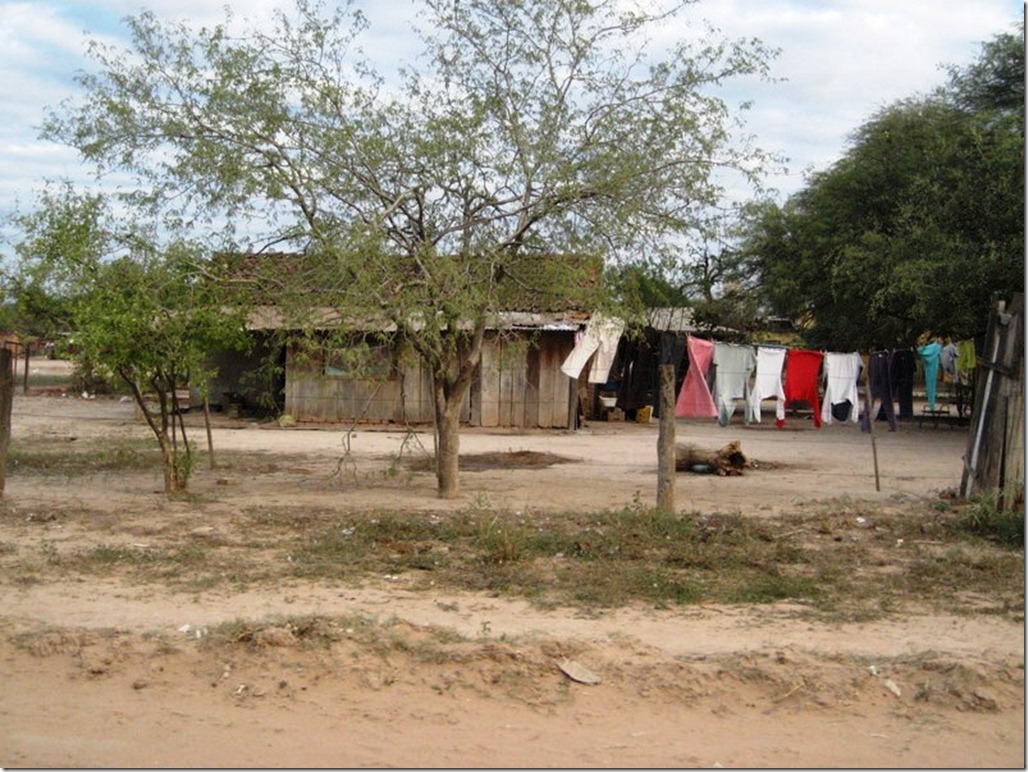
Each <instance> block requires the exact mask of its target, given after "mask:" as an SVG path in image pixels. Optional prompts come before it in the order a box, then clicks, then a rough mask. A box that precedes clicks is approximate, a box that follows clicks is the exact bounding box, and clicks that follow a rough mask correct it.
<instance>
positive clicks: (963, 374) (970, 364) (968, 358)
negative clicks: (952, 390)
mask: <svg viewBox="0 0 1028 772" xmlns="http://www.w3.org/2000/svg"><path fill="white" fill-rule="evenodd" d="M977 366H978V360H977V355H976V354H975V350H974V341H973V340H970V339H969V340H962V341H960V342H958V343H957V379H958V380H959V381H960V382H961V383H962V384H964V385H965V386H968V385H970V383H971V376H972V375H973V374H974V369H975V367H977Z"/></svg>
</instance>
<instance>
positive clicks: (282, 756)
mask: <svg viewBox="0 0 1028 772" xmlns="http://www.w3.org/2000/svg"><path fill="white" fill-rule="evenodd" d="M735 420H736V422H737V423H733V424H732V425H731V426H729V427H726V428H720V427H718V426H716V425H714V424H707V423H705V422H703V423H700V422H688V421H680V422H679V423H678V425H677V432H678V439H679V441H681V442H696V443H697V444H699V445H702V446H704V447H720V446H721V445H723V444H726V443H727V442H728V441H730V440H735V439H738V440H740V441H741V442H742V447H743V450H744V452H745V453H746V454H747V456H748V457H749V458H750V459H751V460H753V461H755V462H756V464H757V470H756V471H755V472H754V473H751V474H746V475H743V476H741V477H730V478H729V477H716V476H710V475H679V476H678V478H677V479H678V481H677V488H676V498H677V504H678V508H679V509H680V510H682V511H687V512H690V511H697V512H714V511H718V512H739V513H742V514H744V515H752V516H757V517H759V516H767V515H773V514H775V513H777V512H782V511H796V509H797V508H802V507H814V506H820V505H821V504H819V503H818V502H823V501H825V500H828V499H832V498H838V497H848V498H851V499H859V500H866V501H870V502H878V503H880V504H881V505H882V506H885V505H888V504H889V503H893V502H896V501H902V500H906V499H912V498H921V497H929V498H930V497H937V496H938V495H939V493H940V492H941V491H943V490H945V489H948V488H954V487H956V486H957V484H958V483H959V480H960V473H961V468H962V455H963V453H964V450H965V447H966V443H967V437H966V430H963V429H949V428H945V427H942V428H939V429H932V428H930V427H927V426H926V427H924V428H918V427H917V426H916V425H902V426H901V428H900V430H899V431H897V432H894V433H893V432H887V431H882V430H880V429H879V430H878V431H877V433H876V435H875V451H876V452H877V461H878V470H879V481H878V487H879V488H880V490H876V480H875V464H874V454H873V450H872V443H871V439H870V437H869V436H868V435H866V434H862V433H861V432H860V431H859V429H858V428H857V427H856V426H855V425H838V424H836V425H831V426H826V427H824V428H822V429H821V430H815V429H813V428H812V427H811V425H810V423H809V420H808V421H804V420H802V419H799V418H790V419H789V421H788V423H787V426H786V427H785V428H784V429H781V430H778V429H776V428H775V427H774V424H773V420H769V418H768V417H767V415H765V419H764V421H765V422H764V423H762V424H761V425H759V426H744V425H743V424H742V422H741V416H740V415H738V414H737V415H736V419H735ZM881 426H883V425H881V424H879V425H878V427H881ZM878 427H876V429H878ZM13 434H14V436H15V437H16V438H17V437H18V436H28V435H31V436H34V437H37V438H38V437H46V438H52V439H53V441H54V442H66V441H75V440H73V439H72V438H77V439H81V438H89V437H112V438H113V437H118V436H132V437H138V436H145V435H144V434H143V429H142V428H141V426H140V425H139V423H138V422H136V421H135V420H134V418H133V408H132V406H131V405H129V404H125V403H119V402H117V401H110V400H102V399H101V400H82V399H79V398H76V397H71V398H65V399H61V398H57V397H22V396H20V395H19V396H18V397H17V398H16V400H15V406H14V420H13ZM656 436H657V427H656V424H651V425H638V424H602V423H593V424H590V425H589V427H587V428H586V429H583V430H581V431H578V432H574V433H551V432H517V433H514V432H494V431H480V430H479V431H470V430H469V431H466V432H465V433H464V434H463V436H462V445H461V451H462V453H469V454H470V453H480V452H486V451H508V450H537V451H544V452H548V453H556V454H559V455H561V456H566V457H569V458H573V459H575V460H576V463H569V464H558V465H555V466H552V467H548V468H545V469H535V470H527V469H526V470H520V469H519V470H492V471H481V472H470V471H468V472H464V473H463V474H462V480H461V482H462V490H463V495H462V498H461V499H460V500H458V501H441V500H438V499H437V498H435V496H434V487H433V480H432V478H431V477H430V476H429V475H416V476H410V477H405V478H402V479H394V478H390V477H388V476H387V475H385V474H384V473H383V470H386V469H388V468H389V467H390V465H391V463H392V462H393V461H394V460H395V458H396V456H397V454H407V453H410V454H415V455H416V454H418V453H421V452H423V449H424V447H425V446H426V445H427V446H428V447H429V448H430V447H431V442H432V440H431V434H426V433H417V434H408V433H405V432H403V431H401V430H397V429H396V428H395V427H384V428H376V429H360V430H358V431H356V432H354V433H352V434H348V433H347V432H345V430H343V429H341V428H340V427H297V428H280V427H278V426H275V425H271V424H254V423H250V422H247V421H245V420H241V421H240V420H237V421H231V420H228V419H223V418H219V420H218V421H217V426H216V428H215V430H214V445H215V448H216V450H217V451H221V452H226V453H227V452H229V451H232V450H240V451H248V452H263V453H267V454H269V456H274V458H276V459H282V458H289V459H290V463H288V464H286V465H285V466H283V465H281V463H280V464H279V466H278V469H277V472H276V473H275V474H266V475H263V474H256V473H251V474H234V473H232V472H228V473H213V472H211V473H206V472H204V471H202V470H199V471H198V472H197V475H196V478H195V479H194V481H193V483H192V486H191V487H192V490H193V493H194V496H193V497H191V498H190V499H187V500H176V501H168V500H166V499H165V497H164V496H163V495H161V494H160V493H159V490H160V479H159V476H158V475H157V474H153V475H150V476H143V477H139V476H135V477H122V476H118V475H98V476H95V477H93V478H91V479H89V480H85V481H81V480H73V479H63V478H62V479H60V480H57V481H54V480H49V481H48V482H46V483H44V482H42V481H41V479H42V478H38V477H19V476H17V475H9V476H8V480H7V490H6V495H5V506H7V507H8V509H7V510H6V514H5V516H4V517H3V518H0V545H12V544H13V545H15V546H14V549H19V548H23V545H28V544H29V543H30V542H31V541H32V539H39V538H46V539H50V540H51V541H53V542H54V543H58V544H60V543H61V542H62V540H67V541H68V543H88V541H89V539H90V538H91V536H90V534H89V533H88V530H87V529H80V530H77V531H74V532H73V529H71V528H66V529H62V528H61V525H60V524H59V523H53V524H49V525H48V526H47V527H48V528H49V530H47V531H46V532H45V536H44V537H40V536H39V533H40V531H39V529H38V527H37V528H36V530H31V529H29V528H28V527H27V526H26V525H25V523H24V522H23V521H25V520H26V519H31V518H33V517H35V518H40V517H45V513H46V511H47V509H48V507H51V506H52V507H57V506H66V505H67V504H68V503H69V502H75V503H78V504H81V505H83V506H88V507H91V508H99V509H104V510H106V511H108V512H110V513H111V516H112V517H117V518H123V519H124V522H125V527H126V533H129V534H136V536H135V537H134V538H136V539H138V540H140V541H146V540H147V539H148V538H156V535H157V534H158V533H159V532H160V529H161V528H162V527H167V528H175V529H182V528H188V529H200V528H204V529H214V530H215V531H217V529H218V528H219V527H220V525H219V522H220V521H219V519H218V518H219V515H220V514H224V513H225V512H227V511H229V510H230V509H232V508H239V507H242V506H247V505H250V504H254V503H261V502H263V503H267V504H272V503H278V504H292V505H310V506H312V507H313V506H318V507H330V508H333V507H334V508H339V509H350V508H353V509H360V510H363V509H367V508H371V507H394V508H404V509H409V510H411V511H423V512H426V513H431V512H438V511H443V510H447V509H459V508H462V507H468V506H483V505H486V504H488V505H489V506H493V507H497V508H503V509H506V510H512V511H520V512H523V513H526V515H528V516H530V515H531V513H532V512H549V511H552V512H560V511H567V510H569V509H575V510H591V509H596V510H598V509H603V508H610V507H618V506H622V505H628V504H632V503H633V502H641V503H642V504H650V503H652V502H653V500H654V495H655V489H656V474H655V446H656ZM325 470H328V474H329V475H331V472H332V470H336V471H337V474H335V475H334V477H332V484H330V485H328V484H324V483H323V482H321V483H319V482H318V481H319V480H320V481H324V479H325V477H326V474H325ZM26 513H28V514H26ZM16 520H17V522H16ZM50 526H52V527H50ZM24 548H27V546H26V547H24ZM0 597H2V599H3V606H2V608H3V611H2V612H0V613H2V617H0V623H2V627H0V638H2V640H0V684H2V686H0V766H3V767H19V766H22V767H23V766H46V767H52V766H56V767H111V766H117V767H124V766H128V767H169V766H171V767H196V766H208V767H218V766H232V767H250V766H255V767H364V766H377V767H383V766H384V767H440V766H443V767H469V766H470V767H548V766H556V767H668V766H670V767H716V766H724V767H783V766H784V767H810V766H814V767H950V766H955V767H1023V766H1024V677H1023V676H1024V623H1023V616H1020V617H1011V616H1009V615H1007V616H1004V615H977V616H958V615H948V614H945V613H939V612H931V613H930V612H924V613H907V612H905V613H902V614H894V615H891V616H889V617H886V618H879V619H876V620H874V621H864V622H860V621H855V622H850V623H832V624H828V623H817V622H812V621H810V619H809V618H808V617H805V616H804V615H802V614H799V613H797V610H796V609H795V608H791V607H790V606H789V605H788V604H780V605H777V606H760V607H746V606H731V607H714V606H710V605H703V606H699V607H696V606H684V607H676V608H670V609H654V608H647V607H641V606H633V607H629V608H624V609H619V610H616V611H608V612H595V613H589V614H584V613H581V612H580V611H577V610H574V609H539V608H536V607H533V606H532V605H530V604H528V603H526V602H522V601H517V600H510V599H504V598H500V597H491V596H487V595H472V594H453V593H443V592H440V593H436V594H431V593H429V594H426V593H425V592H423V591H418V592H414V591H411V590H410V589H407V588H406V587H405V581H404V577H402V576H399V577H383V578H382V579H381V581H378V582H368V583H365V584H363V585H361V586H342V585H338V586H326V585H325V584H320V585H305V584H304V583H301V582H295V581H294V582H290V583H289V585H288V586H282V587H276V588H270V589H264V590H260V591H258V590H254V589H249V590H245V591H233V590H231V589H230V587H228V586H226V587H220V588H218V589H216V590H212V591H206V592H198V593H193V594H182V593H173V592H171V591H165V590H164V589H163V588H161V587H159V586H154V585H147V586H132V585H131V584H128V583H126V582H125V581H124V580H120V579H117V578H114V577H103V576H98V577H96V578H95V579H90V580H88V581H83V580H82V578H81V577H78V576H76V577H69V578H68V579H67V580H62V579H60V578H57V579H55V580H53V581H46V582H37V583H20V582H19V581H18V578H17V577H12V576H6V577H3V579H2V580H0ZM300 614H317V615H324V616H325V617H326V618H335V619H343V618H349V619H352V618H355V615H364V616H365V617H366V618H368V619H374V620H375V622H376V624H383V625H387V626H388V628H387V629H389V630H392V631H394V632H396V633H397V634H398V635H399V634H400V633H402V636H401V637H403V638H404V640H407V641H408V642H409V641H410V640H415V641H416V640H419V639H420V638H426V640H427V639H428V638H432V640H436V639H437V638H438V635H439V633H438V631H439V630H447V631H451V632H452V633H454V634H456V635H455V636H454V641H455V642H454V643H452V646H451V647H450V648H448V649H447V650H446V653H445V656H443V654H442V653H440V652H439V651H437V650H436V648H433V647H431V646H430V647H429V650H430V651H432V652H434V655H433V656H426V655H425V654H424V652H423V651H422V652H421V654H420V655H419V649H418V647H417V646H415V647H413V648H412V647H411V646H410V645H404V646H395V647H393V648H392V649H388V650H383V649H382V648H381V647H378V648H373V649H370V650H369V648H368V645H367V641H366V640H364V639H362V638H361V636H360V631H353V630H350V629H346V630H341V631H340V635H341V637H342V641H343V643H342V644H340V645H336V646H333V647H330V648H321V649H316V648H315V649H311V648H306V647H303V646H299V645H296V641H295V640H294V639H293V638H292V637H291V636H292V633H290V631H289V630H288V629H285V630H280V631H279V632H280V633H281V635H280V636H279V638H278V639H275V638H274V637H269V639H268V641H266V643H267V644H268V645H265V646H263V647H261V648H260V649H257V650H254V649H247V648H235V649H231V650H225V649H219V650H214V649H211V648H209V647H206V646H205V639H204V638H203V631H204V630H205V629H207V628H210V627H212V626H214V625H217V624H219V623H222V622H225V621H230V620H271V619H276V618H280V617H284V616H286V615H300ZM187 625H188V627H186V626H187ZM198 630H199V631H200V637H197V634H196V633H197V631H198ZM431 631H434V632H431ZM433 636H435V637H434V638H433ZM457 636H460V637H459V638H457ZM282 638H284V639H285V640H284V641H283V640H282ZM425 645H426V646H428V644H425ZM433 646H434V644H433ZM444 648H445V647H444ZM565 658H568V659H570V660H572V661H574V662H576V663H578V664H580V665H583V666H585V667H587V668H588V669H589V670H590V671H592V672H593V673H595V674H597V675H598V676H599V677H600V678H601V683H599V684H592V685H590V684H585V683H580V682H577V681H574V680H572V679H570V678H568V677H567V676H566V675H564V674H563V673H562V672H561V671H560V670H559V669H558V668H557V667H556V665H555V663H556V662H558V661H560V660H562V659H565Z"/></svg>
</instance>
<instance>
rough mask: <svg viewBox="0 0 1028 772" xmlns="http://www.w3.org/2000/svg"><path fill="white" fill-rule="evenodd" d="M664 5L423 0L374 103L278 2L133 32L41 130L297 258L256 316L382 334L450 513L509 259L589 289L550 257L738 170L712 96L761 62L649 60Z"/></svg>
mask: <svg viewBox="0 0 1028 772" xmlns="http://www.w3.org/2000/svg"><path fill="white" fill-rule="evenodd" d="M629 5H630V4H629ZM685 5H688V3H682V4H678V5H676V6H675V7H673V8H672V9H671V10H668V11H658V12H655V13H651V12H647V11H644V10H641V9H632V8H630V7H629V6H627V5H626V4H624V3H622V2H620V0H598V1H597V2H590V1H580V0H505V2H499V3H498V2H494V0H462V1H461V2H459V3H455V2H453V0H425V2H424V3H423V6H424V13H423V14H421V16H420V18H421V19H423V20H424V22H425V24H426V26H427V27H428V30H429V31H428V33H427V34H426V35H425V36H424V42H425V53H426V55H425V56H424V57H423V58H422V59H421V60H420V61H419V64H418V67H419V69H418V70H416V71H415V70H413V69H410V70H406V71H404V72H401V73H400V75H399V78H398V79H397V80H394V81H390V82H389V83H388V84H387V83H386V82H385V81H384V80H383V79H382V78H380V77H379V76H377V75H376V74H375V72H374V70H373V68H372V66H371V64H370V63H369V62H368V61H366V60H365V59H363V58H362V57H361V54H360V51H359V49H358V48H357V46H356V38H357V36H358V34H359V33H360V32H361V31H362V30H363V29H364V27H365V26H366V23H365V20H364V19H363V18H362V17H361V16H360V14H359V13H356V14H353V15H352V16H351V17H347V16H346V15H345V13H343V12H337V13H335V14H325V13H324V12H323V10H322V8H321V7H319V6H318V5H317V4H316V3H309V2H307V1H306V0H297V4H296V8H295V12H293V13H292V14H286V13H284V12H283V13H280V14H279V15H278V16H277V23H276V24H275V27H274V29H271V30H252V31H250V32H248V33H246V34H243V35H231V34H229V33H228V31H227V29H226V27H222V26H219V27H216V28H214V29H203V30H199V31H195V30H192V29H189V28H187V27H185V26H172V25H164V24H162V23H161V22H159V21H158V20H157V19H156V18H155V17H154V16H153V15H152V14H148V13H143V14H141V15H140V16H138V17H135V18H132V19H130V20H129V25H130V27H131V31H132V34H133V38H134V40H133V46H132V48H131V50H129V51H121V50H109V49H105V48H104V47H102V46H100V45H97V46H96V47H94V49H93V53H94V56H95V58H96V60H97V61H98V63H99V65H100V72H99V73H98V74H93V75H86V76H83V78H82V81H81V82H82V85H83V86H84V89H85V93H86V100H85V104H84V105H83V106H81V107H79V108H77V109H71V108H68V109H67V110H66V111H65V112H64V114H63V115H52V116H51V117H50V119H49V120H48V122H47V126H46V134H47V136H50V137H52V138H54V139H58V140H61V141H64V142H68V143H70V144H72V145H74V146H76V147H78V148H79V149H80V150H81V152H82V153H83V155H84V156H85V157H86V159H88V160H90V161H93V162H95V163H97V164H98V166H99V167H100V168H101V169H108V168H111V169H117V170H122V171H131V172H134V173H136V174H137V175H138V176H139V179H140V190H141V193H143V194H144V196H145V198H146V199H147V200H150V201H155V200H160V199H161V198H162V196H166V197H167V199H166V200H169V201H174V202H175V203H176V205H178V204H182V203H183V202H185V203H187V204H190V205H195V206H196V207H197V208H198V209H199V211H201V212H203V213H205V214H206V215H208V219H211V217H212V216H213V215H214V214H215V213H217V212H228V213H229V214H230V215H231V217H230V218H228V221H229V222H231V223H233V224H235V223H238V222H239V221H240V220H241V219H243V218H246V217H249V218H250V222H251V223H254V224H257V223H259V224H261V225H269V226H270V227H271V228H272V231H271V232H270V233H268V234H267V239H268V241H275V242H279V243H282V242H292V243H294V244H296V245H298V248H299V249H301V250H302V251H303V252H304V253H305V254H306V256H307V258H308V260H307V265H308V266H311V267H312V269H311V270H305V271H290V270H286V267H285V266H283V270H281V271H279V272H278V273H277V275H271V276H268V277H267V286H266V287H265V289H267V288H268V287H270V286H274V287H275V288H276V289H275V292H274V295H275V298H276V301H277V302H278V303H279V304H283V305H284V304H287V303H289V301H290V299H293V300H294V301H295V302H294V308H296V309H302V308H303V307H304V305H306V306H307V307H310V306H311V301H312V298H315V297H317V298H330V299H331V303H332V305H334V306H335V307H336V308H337V309H338V312H339V313H338V318H339V320H341V321H342V322H345V320H355V319H356V320H362V321H365V322H366V321H368V320H381V321H382V322H383V324H387V325H389V326H391V327H393V328H395V329H396V330H398V331H399V333H400V334H401V335H402V336H403V337H404V339H405V340H407V341H408V342H409V344H410V345H411V346H412V347H413V349H414V350H415V351H416V352H417V353H418V355H419V356H420V357H421V359H422V360H423V362H424V364H425V365H426V367H427V369H428V370H429V372H430V373H431V377H432V384H433V394H434V399H435V428H436V438H437V449H438V452H437V457H436V460H437V478H438V490H439V494H440V495H441V496H443V497H453V496H456V495H457V493H458V491H459V487H458V478H457V472H458V445H459V434H458V431H459V408H460V404H461V401H462V399H463V397H464V395H465V394H466V393H467V391H468V388H469V386H470V384H471V382H472V379H473V375H474V372H475V370H476V368H477V367H478V364H479V360H480V355H481V350H482V342H483V339H484V335H485V331H486V329H487V327H488V325H489V322H490V319H491V318H492V316H493V315H494V314H495V313H497V312H498V311H502V310H505V309H504V308H503V304H504V299H505V297H509V293H508V292H507V290H508V289H509V287H510V286H511V285H515V284H517V283H518V282H519V281H523V280H524V279H523V277H521V278H519V277H518V272H519V271H518V267H517V266H518V265H524V264H525V263H524V260H523V258H525V257H533V258H538V261H539V262H541V263H546V264H547V269H546V271H543V272H542V274H543V275H545V274H547V273H548V274H549V275H551V276H558V277H560V278H561V279H562V282H561V283H562V284H563V285H577V286H578V287H579V288H588V287H590V286H592V287H596V286H598V284H597V283H596V282H592V283H590V282H588V281H586V279H587V278H588V277H587V276H585V275H581V274H579V273H576V272H578V271H580V263H572V262H568V261H564V260H563V259H562V258H561V256H562V255H568V254H580V255H581V254H584V255H594V256H599V257H601V258H604V259H608V260H610V261H616V260H627V259H634V258H636V257H638V256H639V255H641V254H643V253H646V252H664V253H667V252H668V251H669V250H674V249H675V246H674V238H673V237H674V236H675V235H676V234H680V233H684V232H686V231H687V230H688V228H689V227H690V226H691V224H692V223H693V222H694V221H695V220H696V218H697V217H699V216H700V215H701V212H702V211H703V209H704V208H705V207H708V206H709V205H711V204H712V203H713V202H714V201H716V200H717V199H718V198H719V196H720V195H721V187H720V184H719V178H718V175H717V172H718V171H719V170H721V171H723V170H725V169H734V170H737V171H740V172H742V173H743V174H744V175H746V176H748V177H749V178H750V179H751V180H752V179H754V175H756V174H757V173H758V172H759V170H760V169H761V167H762V164H763V161H764V156H763V155H762V154H761V153H759V152H758V151H755V150H754V149H752V148H749V147H745V146H742V145H736V144H733V143H732V141H731V129H732V126H733V120H732V118H731V117H730V115H729V110H728V107H727V106H726V105H725V104H724V102H722V101H721V100H720V99H718V98H717V97H716V96H714V94H713V92H714V91H715V90H716V89H717V88H718V87H720V86H721V85H723V84H724V82H725V81H727V80H729V79H731V78H734V77H736V76H743V75H754V74H755V75H757V76H762V75H764V74H765V72H766V67H767V61H768V59H769V57H770V56H771V55H772V52H770V51H769V50H768V49H766V48H765V47H764V46H763V45H761V44H760V42H759V41H753V40H751V41H745V42H726V41H721V40H713V39H709V38H708V39H704V40H700V41H698V42H693V41H687V40H676V41H673V42H671V43H670V44H669V45H668V46H667V47H666V48H664V49H658V48H657V46H656V45H655V44H654V43H653V36H655V35H659V34H660V33H661V32H662V31H663V29H664V28H666V26H667V25H668V24H669V23H670V21H671V19H672V18H673V17H674V16H675V15H676V13H677V12H678V11H679V10H680V9H681V8H683V7H684V6H685ZM530 273H531V275H532V276H533V277H538V276H539V275H540V272H537V271H532V272H530ZM533 286H536V287H537V288H538V287H543V286H546V285H545V284H542V283H538V284H534V285H533ZM594 302H595V303H597V304H598V303H599V302H600V298H599V297H596V298H594ZM506 310H509V309H506ZM306 324H307V325H310V324H312V322H311V321H310V320H309V319H308V321H307V322H306Z"/></svg>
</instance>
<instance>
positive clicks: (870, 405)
mask: <svg viewBox="0 0 1028 772" xmlns="http://www.w3.org/2000/svg"><path fill="white" fill-rule="evenodd" d="M871 355H872V356H874V353H873V352H872V354H871ZM867 365H868V368H867V374H866V376H865V378H864V399H865V401H866V403H867V407H866V408H865V410H867V426H868V431H869V432H870V433H871V456H872V457H873V458H874V464H875V490H876V491H881V490H882V484H881V481H880V480H879V478H878V445H877V443H876V442H875V414H874V399H872V398H871V360H870V359H869V360H868V363H867ZM890 399H891V398H890Z"/></svg>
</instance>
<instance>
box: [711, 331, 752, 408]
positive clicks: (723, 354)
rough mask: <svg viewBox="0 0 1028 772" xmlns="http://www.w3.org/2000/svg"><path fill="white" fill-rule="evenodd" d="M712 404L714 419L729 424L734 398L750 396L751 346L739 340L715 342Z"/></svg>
mask: <svg viewBox="0 0 1028 772" xmlns="http://www.w3.org/2000/svg"><path fill="white" fill-rule="evenodd" d="M714 364H715V365H717V374H716V375H715V376H714V404H715V406H716V407H717V422H718V425H720V426H728V422H729V421H730V420H731V419H732V414H733V413H734V412H735V401H736V400H737V399H746V400H748V399H749V394H750V374H751V373H752V372H753V368H754V367H755V366H756V364H757V356H756V354H754V353H753V347H752V346H743V345H740V344H738V343H715V344H714Z"/></svg>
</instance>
